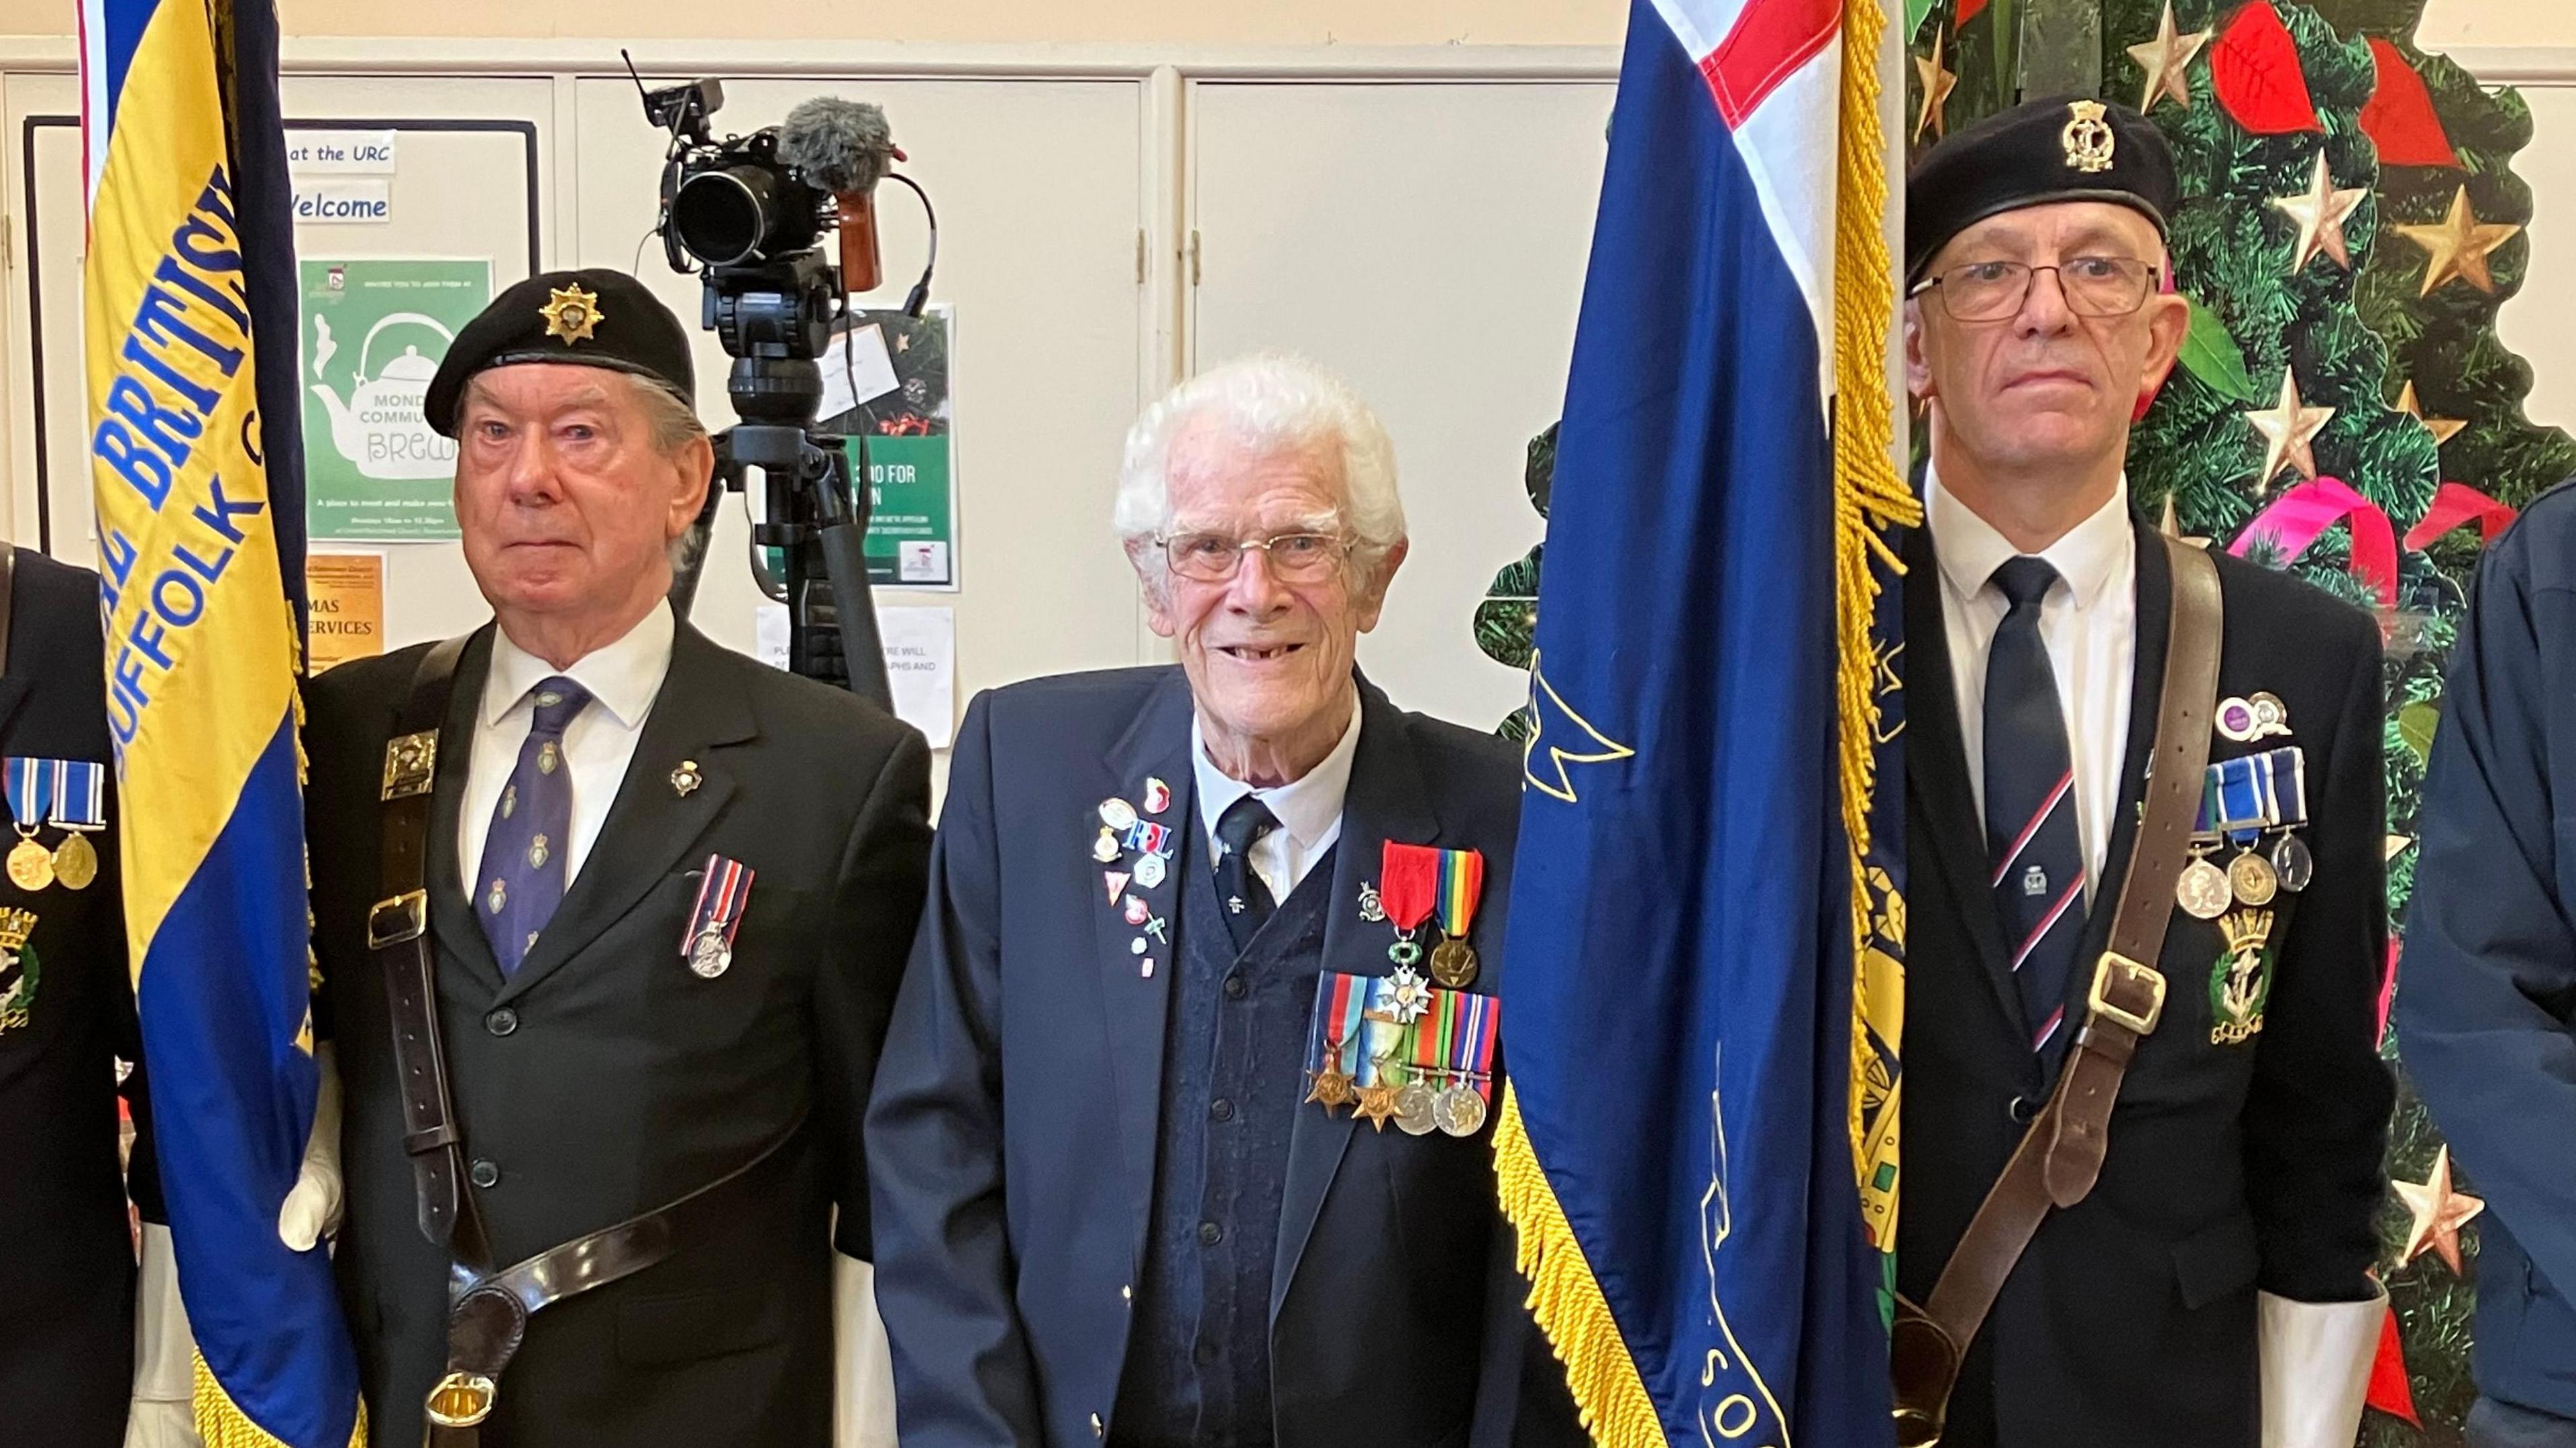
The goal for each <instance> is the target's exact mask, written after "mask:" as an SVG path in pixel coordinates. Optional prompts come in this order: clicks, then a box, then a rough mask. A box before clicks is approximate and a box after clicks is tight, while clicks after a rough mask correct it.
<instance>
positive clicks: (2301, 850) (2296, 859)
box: [2272, 834, 2317, 894]
mask: <svg viewBox="0 0 2576 1448" xmlns="http://www.w3.org/2000/svg"><path fill="white" fill-rule="evenodd" d="M2272 869H2273V872H2274V873H2276V874H2278V875H2279V876H2280V877H2281V888H2282V889H2284V890H2287V891H2289V892H2291V893H2292V894H2296V893H2298V892H2299V891H2301V890H2304V889H2306V888H2308V882H2309V881H2310V880H2313V879H2315V878H2316V877H2317V857H2316V856H2314V855H2312V854H2310V853H2308V842H2307V841H2305V840H2303V839H2300V838H2299V837H2298V836H2297V835H2293V834H2285V835H2283V836H2281V838H2280V839H2279V840H2278V841H2277V842H2275V843H2274V844H2273V846H2272Z"/></svg>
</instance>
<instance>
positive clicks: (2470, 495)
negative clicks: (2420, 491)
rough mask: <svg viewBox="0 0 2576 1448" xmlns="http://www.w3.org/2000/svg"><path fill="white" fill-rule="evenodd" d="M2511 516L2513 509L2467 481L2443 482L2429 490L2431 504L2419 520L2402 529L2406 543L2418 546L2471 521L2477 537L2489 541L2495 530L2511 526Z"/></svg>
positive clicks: (2491, 540)
mask: <svg viewBox="0 0 2576 1448" xmlns="http://www.w3.org/2000/svg"><path fill="white" fill-rule="evenodd" d="M2513 519H2514V512H2513V509H2511V508H2508V507H2506V506H2505V505H2504V504H2502V503H2499V502H2497V501H2496V500H2495V499H2493V498H2490V497H2488V496H2487V495H2486V494H2484V493H2481V492H2479V491H2478V490H2477V489H2475V488H2472V487H2470V486H2469V485H2468V484H2466V483H2444V484H2443V485H2442V486H2441V487H2439V488H2436V489H2435V490H2434V491H2433V506H2431V507H2429V508H2427V509H2425V510H2424V517H2423V521H2421V522H2419V523H2417V524H2416V525H2415V526H2414V527H2412V528H2409V529H2407V530H2406V546H2407V547H2409V548H2415V549H2421V548H2423V547H2424V545H2426V544H2428V543H2430V542H2432V541H2433V540H2434V539H2436V538H2439V537H2441V536H2442V535H2443V534H2445V533H2448V532H2450V531H2451V530H2452V529H2454V528H2457V527H2459V526H2460V525H2461V524H2463V523H2468V522H2472V521H2474V522H2475V523H2476V524H2477V525H2478V541H2479V542H2481V543H2493V542H2494V541H2495V540H2496V535H2497V534H2499V533H2502V532H2503V531H2504V530H2505V529H2507V528H2510V527H2512V526H2513Z"/></svg>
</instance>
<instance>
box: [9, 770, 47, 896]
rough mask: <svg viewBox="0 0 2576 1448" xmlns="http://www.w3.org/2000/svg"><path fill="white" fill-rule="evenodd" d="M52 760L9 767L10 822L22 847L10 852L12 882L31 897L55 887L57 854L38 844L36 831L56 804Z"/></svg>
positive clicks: (14, 848)
mask: <svg viewBox="0 0 2576 1448" xmlns="http://www.w3.org/2000/svg"><path fill="white" fill-rule="evenodd" d="M52 764H53V761H52V760H50V759H12V760H10V761H9V763H8V793H9V818H10V821H11V823H13V824H15V825H16V826H17V829H18V843H17V844H16V845H14V846H12V847H11V848H10V850H9V878H10V879H11V880H13V881H15V882H17V885H18V888H19V889H21V890H25V891H27V892H28V893H30V894H33V893H35V892H36V891H38V890H42V889H44V888H45V887H47V886H49V885H51V884H53V883H54V852H53V851H51V850H49V849H46V848H45V847H44V846H43V845H41V844H39V843H37V841H36V827H37V825H38V824H39V823H41V822H42V821H43V820H44V818H45V812H46V811H47V810H48V809H49V808H51V807H52V805H53V802H54V771H53V770H52V768H51V767H50V766H51V765H52Z"/></svg>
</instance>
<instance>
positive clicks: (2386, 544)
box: [2227, 478, 2420, 613]
mask: <svg viewBox="0 0 2576 1448" xmlns="http://www.w3.org/2000/svg"><path fill="white" fill-rule="evenodd" d="M2347 518H2348V519H2350V520H2351V521H2352V560H2351V563H2350V564H2349V565H2348V566H2349V567H2350V568H2351V569H2352V575H2353V577H2355V578H2358V579H2360V580H2362V581H2363V582H2365V583H2367V584H2369V585H2370V586H2371V589H2372V591H2374V592H2376V593H2377V594H2378V595H2379V607H2380V610H2381V612H2383V613H2385V612H2388V611H2390V610H2393V609H2395V608H2396V607H2397V530H2396V528H2395V527H2394V526H2392V525H2391V524H2390V523H2389V521H2388V514H2387V513H2385V512H2384V511H2382V510H2381V509H2380V506H2379V505H2378V504H2377V503H2374V502H2372V501H2370V500H2369V499H2368V498H2365V497H2363V496H2362V495H2361V494H2359V493H2356V492H2354V491H2353V490H2352V489H2351V488H2350V487H2347V486H2346V485H2345V484H2344V482H2343V480H2342V479H2340V478H2318V479H2316V480H2315V481H2313V482H2306V483H2301V484H2299V485H2298V486H2297V487H2295V488H2292V489H2290V490H2289V491H2288V492H2286V493H2283V494H2282V495H2281V496H2280V497H2279V498H2277V499H2275V500H2274V501H2273V503H2272V506H2270V507H2268V508H2265V509H2264V510H2263V511H2262V512H2260V513H2257V514H2255V515H2254V521H2253V522H2251V523H2248V524H2246V525H2245V531H2244V532H2242V533H2239V534H2237V535H2236V541H2235V542H2234V543H2233V544H2231V545H2229V547H2228V549H2227V551H2228V552H2229V553H2230V554H2232V555H2233V556H2235V557H2238V558H2242V557H2244V556H2245V555H2246V553H2247V552H2248V551H2249V550H2250V549H2252V548H2253V546H2254V545H2255V544H2256V543H2268V544H2270V545H2271V546H2272V547H2274V548H2277V549H2279V550H2280V552H2281V555H2282V558H2283V560H2284V561H2289V560H2295V559H2296V558H2297V557H2298V556H2299V555H2300V554H2302V553H2305V552H2307V551H2308V545H2309V544H2311V543H2314V542H2315V541H2317V537H2318V535H2319V534H2321V533H2323V532H2325V531H2326V530H2327V529H2328V528H2331V527H2333V526H2334V525H2335V524H2337V523H2340V522H2343V521H2344V520H2345V519H2347ZM2419 526H2420V525H2419Z"/></svg>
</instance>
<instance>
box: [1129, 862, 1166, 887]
mask: <svg viewBox="0 0 2576 1448" xmlns="http://www.w3.org/2000/svg"><path fill="white" fill-rule="evenodd" d="M1164 868H1165V867H1164V865H1163V857H1162V856H1160V855H1147V856H1146V857H1145V858H1143V859H1141V860H1138V861H1137V862H1136V885H1137V888H1139V889H1143V890H1151V889H1153V888H1154V887H1155V886H1157V885H1160V884H1162V883H1163V873H1164Z"/></svg>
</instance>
